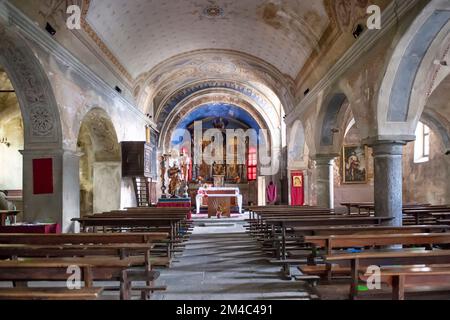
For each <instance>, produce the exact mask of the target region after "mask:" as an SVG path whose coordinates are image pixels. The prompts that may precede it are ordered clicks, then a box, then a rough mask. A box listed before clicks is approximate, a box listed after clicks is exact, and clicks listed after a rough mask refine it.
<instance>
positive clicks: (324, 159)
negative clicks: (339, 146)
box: [311, 153, 339, 165]
mask: <svg viewBox="0 0 450 320" xmlns="http://www.w3.org/2000/svg"><path fill="white" fill-rule="evenodd" d="M337 157H339V154H337V153H336V154H316V155H314V156H312V157H311V160H314V161H315V162H316V165H332V164H333V161H334V159H336V158H337Z"/></svg>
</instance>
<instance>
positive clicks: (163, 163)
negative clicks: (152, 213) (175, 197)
mask: <svg viewBox="0 0 450 320" xmlns="http://www.w3.org/2000/svg"><path fill="white" fill-rule="evenodd" d="M167 157H168V155H162V156H161V157H160V161H161V192H162V198H166V190H167V188H166V172H167V169H166V162H167Z"/></svg>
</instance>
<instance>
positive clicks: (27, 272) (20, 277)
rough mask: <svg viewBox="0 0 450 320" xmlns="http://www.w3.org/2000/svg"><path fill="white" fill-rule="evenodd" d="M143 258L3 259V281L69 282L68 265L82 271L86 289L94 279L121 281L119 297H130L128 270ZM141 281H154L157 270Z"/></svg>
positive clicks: (0, 266) (0, 272)
mask: <svg viewBox="0 0 450 320" xmlns="http://www.w3.org/2000/svg"><path fill="white" fill-rule="evenodd" d="M142 263H143V258H140V257H133V258H126V259H118V258H113V257H110V258H106V257H100V258H90V257H88V258H58V259H29V260H17V261H16V260H13V261H0V281H13V282H24V281H67V279H68V277H69V274H68V273H67V271H68V269H69V267H72V266H77V267H79V268H80V270H81V277H82V278H81V280H82V281H83V282H84V285H85V287H86V288H92V287H93V281H116V280H119V281H120V283H121V284H120V297H121V299H122V300H129V299H130V297H131V284H130V279H129V278H128V272H127V269H129V268H130V267H133V266H136V265H142ZM141 276H142V277H141V278H140V280H141V281H143V280H144V279H143V278H144V276H145V277H146V279H145V281H154V279H155V278H157V277H158V276H159V273H158V272H155V271H150V272H149V271H145V272H144V273H143V274H141Z"/></svg>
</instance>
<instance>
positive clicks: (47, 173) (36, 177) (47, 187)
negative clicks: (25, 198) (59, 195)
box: [33, 158, 53, 194]
mask: <svg viewBox="0 0 450 320" xmlns="http://www.w3.org/2000/svg"><path fill="white" fill-rule="evenodd" d="M33 194H53V159H51V158H50V159H33Z"/></svg>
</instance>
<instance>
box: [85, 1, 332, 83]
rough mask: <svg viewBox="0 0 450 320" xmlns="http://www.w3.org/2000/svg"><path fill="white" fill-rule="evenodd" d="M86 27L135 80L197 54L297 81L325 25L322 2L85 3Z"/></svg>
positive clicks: (324, 11)
mask: <svg viewBox="0 0 450 320" xmlns="http://www.w3.org/2000/svg"><path fill="white" fill-rule="evenodd" d="M87 4H88V6H89V7H88V8H87V11H85V12H86V21H87V22H88V24H89V25H90V27H91V28H92V29H93V31H94V32H95V33H96V35H97V36H98V37H99V38H100V39H101V41H102V42H103V43H104V44H105V45H106V46H107V47H108V49H109V50H110V51H111V52H112V54H113V55H114V56H115V57H116V58H117V59H118V60H119V62H120V63H121V64H122V65H123V66H124V68H125V69H126V70H127V71H128V72H129V73H130V74H131V76H132V77H133V78H137V77H138V76H139V75H141V74H142V73H144V72H148V71H150V70H152V69H153V68H155V67H156V66H158V65H159V64H160V63H162V62H163V61H166V60H167V59H169V58H172V57H174V56H177V55H179V54H183V53H186V52H190V51H196V50H202V49H226V50H234V51H239V52H242V53H246V54H248V55H251V56H254V57H257V58H259V59H261V60H263V61H265V62H267V63H269V64H272V65H273V66H275V67H276V68H277V69H278V70H279V71H281V72H282V73H284V74H286V75H289V76H290V77H292V78H295V77H296V76H297V74H298V72H299V71H300V69H301V68H302V66H303V65H304V63H305V62H306V60H307V59H308V57H309V55H310V54H311V53H312V52H313V51H314V50H315V49H316V48H317V44H318V42H319V40H320V39H321V37H322V35H323V33H324V31H325V30H326V28H327V26H328V25H329V23H330V19H329V17H328V14H327V10H326V6H325V4H324V1H323V0H314V1H309V0H308V1H304V0H244V1H235V0H217V1H213V0H133V1H129V0H90V1H87Z"/></svg>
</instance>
